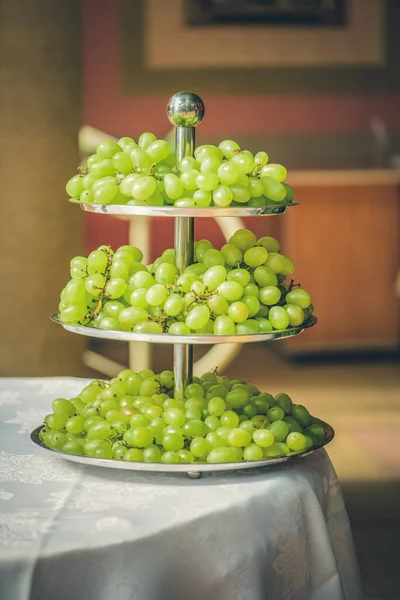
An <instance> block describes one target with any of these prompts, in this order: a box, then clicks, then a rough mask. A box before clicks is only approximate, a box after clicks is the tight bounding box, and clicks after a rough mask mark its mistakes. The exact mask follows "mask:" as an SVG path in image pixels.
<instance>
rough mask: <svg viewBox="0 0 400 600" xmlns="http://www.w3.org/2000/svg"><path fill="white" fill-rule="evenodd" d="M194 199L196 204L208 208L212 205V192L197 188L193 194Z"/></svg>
mask: <svg viewBox="0 0 400 600" xmlns="http://www.w3.org/2000/svg"><path fill="white" fill-rule="evenodd" d="M193 200H194V202H195V205H196V206H200V207H203V208H207V206H210V204H211V202H212V195H211V192H206V191H205V190H196V191H195V193H194V194H193Z"/></svg>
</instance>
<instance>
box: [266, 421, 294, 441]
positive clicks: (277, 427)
mask: <svg viewBox="0 0 400 600" xmlns="http://www.w3.org/2000/svg"><path fill="white" fill-rule="evenodd" d="M268 430H269V431H270V432H271V433H272V434H273V436H274V438H275V441H276V442H283V441H284V440H285V439H286V437H287V435H288V433H289V426H288V424H287V423H285V421H281V420H279V421H274V422H273V423H271V424H270V425H268Z"/></svg>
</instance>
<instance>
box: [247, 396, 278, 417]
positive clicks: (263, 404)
mask: <svg viewBox="0 0 400 600" xmlns="http://www.w3.org/2000/svg"><path fill="white" fill-rule="evenodd" d="M252 402H253V403H254V405H255V406H256V408H257V412H258V413H259V414H264V415H265V414H266V413H267V411H268V410H269V409H270V408H271V406H272V404H273V403H274V397H273V396H271V394H267V393H263V394H259V395H258V396H255V397H254V398H252Z"/></svg>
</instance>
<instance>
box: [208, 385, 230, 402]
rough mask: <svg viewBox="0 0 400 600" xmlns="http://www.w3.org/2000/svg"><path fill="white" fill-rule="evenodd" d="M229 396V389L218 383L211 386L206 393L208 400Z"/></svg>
mask: <svg viewBox="0 0 400 600" xmlns="http://www.w3.org/2000/svg"><path fill="white" fill-rule="evenodd" d="M226 394H227V387H226V386H225V385H223V384H222V383H216V384H213V385H211V386H210V387H209V388H208V390H207V391H206V398H207V400H211V399H212V398H225V396H226Z"/></svg>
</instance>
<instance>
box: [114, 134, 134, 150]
mask: <svg viewBox="0 0 400 600" xmlns="http://www.w3.org/2000/svg"><path fill="white" fill-rule="evenodd" d="M118 146H121V148H122V150H123V151H124V152H129V151H130V150H133V148H136V147H137V143H136V142H135V140H134V139H133V138H131V137H128V136H124V137H122V138H120V139H119V140H118Z"/></svg>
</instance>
